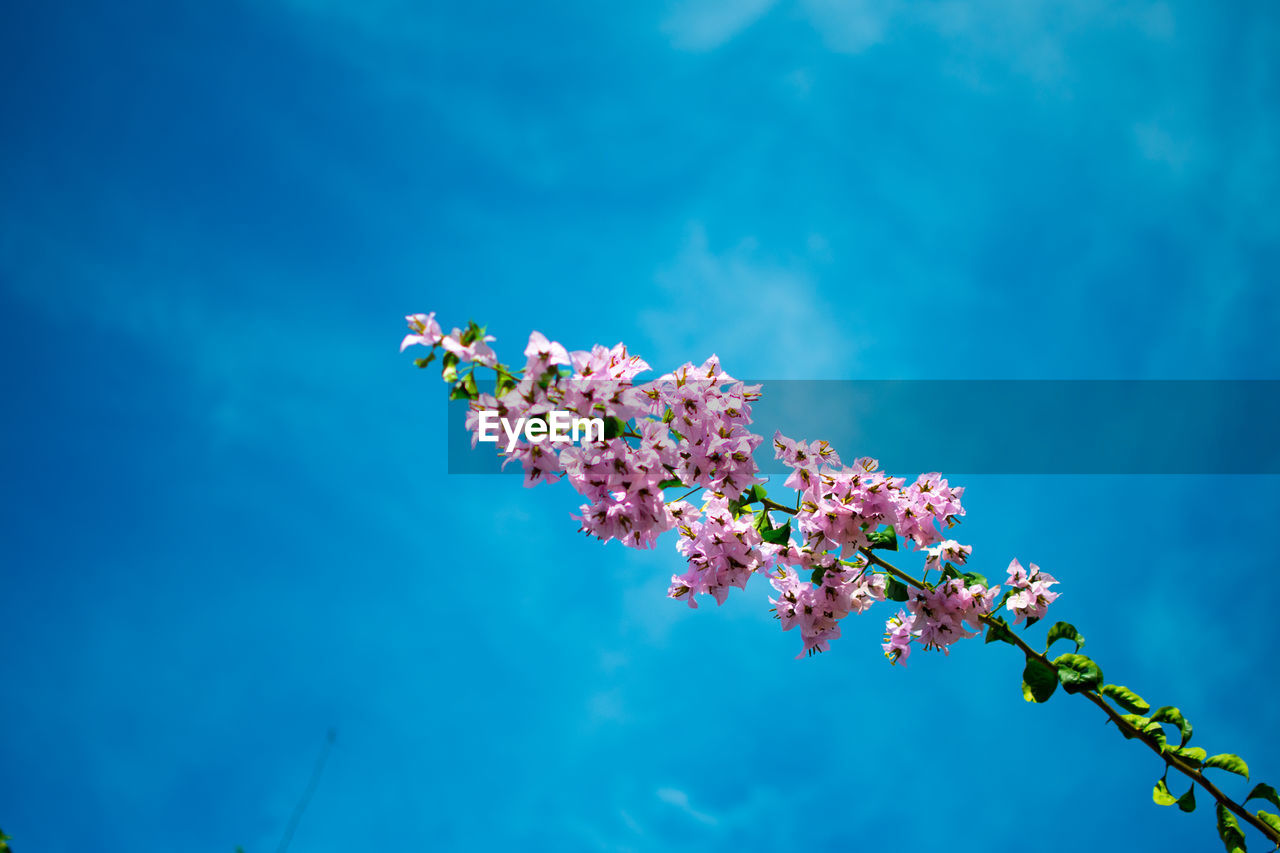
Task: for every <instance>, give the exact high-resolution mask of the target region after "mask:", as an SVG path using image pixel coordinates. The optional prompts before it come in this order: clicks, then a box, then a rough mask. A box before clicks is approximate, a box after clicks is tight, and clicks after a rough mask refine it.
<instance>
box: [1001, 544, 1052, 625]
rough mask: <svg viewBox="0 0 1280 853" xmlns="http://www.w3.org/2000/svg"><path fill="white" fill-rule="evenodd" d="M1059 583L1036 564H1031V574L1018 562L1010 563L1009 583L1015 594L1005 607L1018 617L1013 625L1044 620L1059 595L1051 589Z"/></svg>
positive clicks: (1010, 597)
mask: <svg viewBox="0 0 1280 853" xmlns="http://www.w3.org/2000/svg"><path fill="white" fill-rule="evenodd" d="M1057 582H1058V581H1057V579H1056V578H1055V577H1054V576H1053V575H1051V574H1049V573H1048V572H1042V571H1040V567H1039V566H1037V565H1036V564H1035V563H1032V564H1031V572H1030V573H1028V572H1027V571H1026V570H1025V569H1023V568H1022V564H1021V563H1019V562H1018V561H1017V560H1014V561H1013V562H1012V563H1010V564H1009V580H1008V581H1007V583H1008V584H1009V588H1010V589H1012V590H1013V591H1014V592H1013V595H1011V596H1009V600H1008V601H1007V602H1005V606H1006V607H1008V608H1009V609H1010V610H1012V611H1013V612H1014V614H1015V615H1016V616H1017V617H1018V618H1017V619H1015V620H1014V623H1013V624H1015V625H1019V624H1021V623H1022V620H1023V619H1042V618H1044V614H1045V612H1046V611H1048V609H1049V605H1050V604H1052V603H1053V602H1054V601H1056V600H1057V598H1058V595H1059V593H1056V592H1050V591H1049V587H1051V586H1053V585H1054V584H1056V583H1057Z"/></svg>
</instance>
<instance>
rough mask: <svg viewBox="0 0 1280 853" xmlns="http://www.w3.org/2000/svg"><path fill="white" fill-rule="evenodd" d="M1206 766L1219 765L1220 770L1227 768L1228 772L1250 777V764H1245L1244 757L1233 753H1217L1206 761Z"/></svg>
mask: <svg viewBox="0 0 1280 853" xmlns="http://www.w3.org/2000/svg"><path fill="white" fill-rule="evenodd" d="M1204 766H1205V767H1206V768H1209V767H1217V768H1218V769H1219V770H1226V771H1227V772H1228V773H1234V774H1236V775H1237V776H1243V777H1244V778H1246V779H1248V778H1249V765H1248V764H1245V762H1244V759H1243V758H1241V757H1240V756H1238V755H1232V754H1231V753H1229V752H1224V753H1222V754H1221V755H1215V756H1213V758H1210V759H1209V760H1208V761H1206V762H1205V763H1204Z"/></svg>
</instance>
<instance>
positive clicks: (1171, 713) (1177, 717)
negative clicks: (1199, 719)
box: [1151, 705, 1191, 746]
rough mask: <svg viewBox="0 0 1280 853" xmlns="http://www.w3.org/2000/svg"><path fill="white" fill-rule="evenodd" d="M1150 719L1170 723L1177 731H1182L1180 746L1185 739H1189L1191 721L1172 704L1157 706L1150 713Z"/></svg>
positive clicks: (1183, 744) (1185, 741)
mask: <svg viewBox="0 0 1280 853" xmlns="http://www.w3.org/2000/svg"><path fill="white" fill-rule="evenodd" d="M1151 719H1152V720H1154V721H1155V722H1157V723H1172V724H1173V725H1175V726H1177V727H1178V731H1179V732H1181V733H1182V743H1181V744H1179V745H1180V746H1186V745H1187V741H1189V740H1191V721H1190V720H1188V719H1187V718H1186V717H1184V716H1182V712H1181V711H1179V710H1178V709H1177V708H1175V707H1173V706H1172V705H1165V706H1164V707H1161V708H1157V709H1156V711H1155V713H1154V714H1152V715H1151Z"/></svg>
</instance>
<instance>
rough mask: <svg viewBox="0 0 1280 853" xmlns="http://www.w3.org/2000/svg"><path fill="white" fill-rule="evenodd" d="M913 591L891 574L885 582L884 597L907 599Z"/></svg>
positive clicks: (897, 599) (896, 599) (895, 599)
mask: <svg viewBox="0 0 1280 853" xmlns="http://www.w3.org/2000/svg"><path fill="white" fill-rule="evenodd" d="M910 595H911V593H910V592H909V591H908V590H907V585H906V584H905V583H903V582H902V581H900V580H898V579H897V578H895V577H894V576H893V575H889V576H888V577H887V578H885V582H884V597H885V598H887V599H889V600H890V601H906V600H907V598H909V597H910Z"/></svg>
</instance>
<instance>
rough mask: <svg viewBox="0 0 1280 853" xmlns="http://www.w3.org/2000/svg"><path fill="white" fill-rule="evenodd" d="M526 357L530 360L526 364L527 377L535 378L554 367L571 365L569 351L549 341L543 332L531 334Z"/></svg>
mask: <svg viewBox="0 0 1280 853" xmlns="http://www.w3.org/2000/svg"><path fill="white" fill-rule="evenodd" d="M524 355H525V358H526V359H527V360H528V361H527V362H526V364H525V375H526V376H532V377H535V378H536V377H537V376H541V375H542V374H543V373H545V372H546V371H547V369H548V368H549V367H551V366H552V365H555V364H565V365H568V364H570V363H571V362H570V361H569V352H568V350H566V349H565V348H564V346H563V345H561V344H559V343H556V342H555V341H549V340H547V338H546V336H545V335H543V334H542V333H541V332H530V333H529V344H528V345H527V346H526V347H525V348H524Z"/></svg>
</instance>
